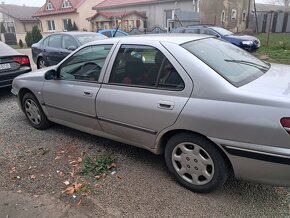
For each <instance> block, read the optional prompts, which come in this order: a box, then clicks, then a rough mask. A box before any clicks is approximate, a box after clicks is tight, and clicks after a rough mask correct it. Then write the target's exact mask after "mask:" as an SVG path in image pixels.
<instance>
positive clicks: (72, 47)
mask: <svg viewBox="0 0 290 218" xmlns="http://www.w3.org/2000/svg"><path fill="white" fill-rule="evenodd" d="M67 49H68V50H70V51H74V50H76V49H77V47H76V46H74V45H72V46H69V47H68V48H67Z"/></svg>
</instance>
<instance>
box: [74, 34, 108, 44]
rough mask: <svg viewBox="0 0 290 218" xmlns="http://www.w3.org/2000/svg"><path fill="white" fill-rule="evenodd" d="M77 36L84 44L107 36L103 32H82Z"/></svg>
mask: <svg viewBox="0 0 290 218" xmlns="http://www.w3.org/2000/svg"><path fill="white" fill-rule="evenodd" d="M75 37H76V38H77V40H78V41H79V42H80V43H81V44H82V45H83V44H86V43H88V42H92V41H96V40H100V39H106V38H107V37H106V36H104V35H102V34H98V33H96V34H95V33H93V34H80V35H75Z"/></svg>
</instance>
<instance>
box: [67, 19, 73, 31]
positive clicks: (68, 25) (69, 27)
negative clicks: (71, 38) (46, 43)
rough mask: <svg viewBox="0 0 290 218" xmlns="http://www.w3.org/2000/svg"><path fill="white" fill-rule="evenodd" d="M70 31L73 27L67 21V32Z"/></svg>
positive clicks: (69, 20) (69, 21)
mask: <svg viewBox="0 0 290 218" xmlns="http://www.w3.org/2000/svg"><path fill="white" fill-rule="evenodd" d="M72 30H73V25H72V22H71V19H68V22H67V31H72Z"/></svg>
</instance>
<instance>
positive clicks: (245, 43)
mask: <svg viewBox="0 0 290 218" xmlns="http://www.w3.org/2000/svg"><path fill="white" fill-rule="evenodd" d="M242 44H243V45H253V41H242Z"/></svg>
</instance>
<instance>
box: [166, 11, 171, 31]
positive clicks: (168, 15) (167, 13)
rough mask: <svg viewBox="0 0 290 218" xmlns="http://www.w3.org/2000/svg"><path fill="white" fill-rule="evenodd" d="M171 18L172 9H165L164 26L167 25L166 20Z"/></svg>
mask: <svg viewBox="0 0 290 218" xmlns="http://www.w3.org/2000/svg"><path fill="white" fill-rule="evenodd" d="M169 19H172V10H166V11H165V26H166V27H167V24H168V23H167V20H169Z"/></svg>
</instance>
